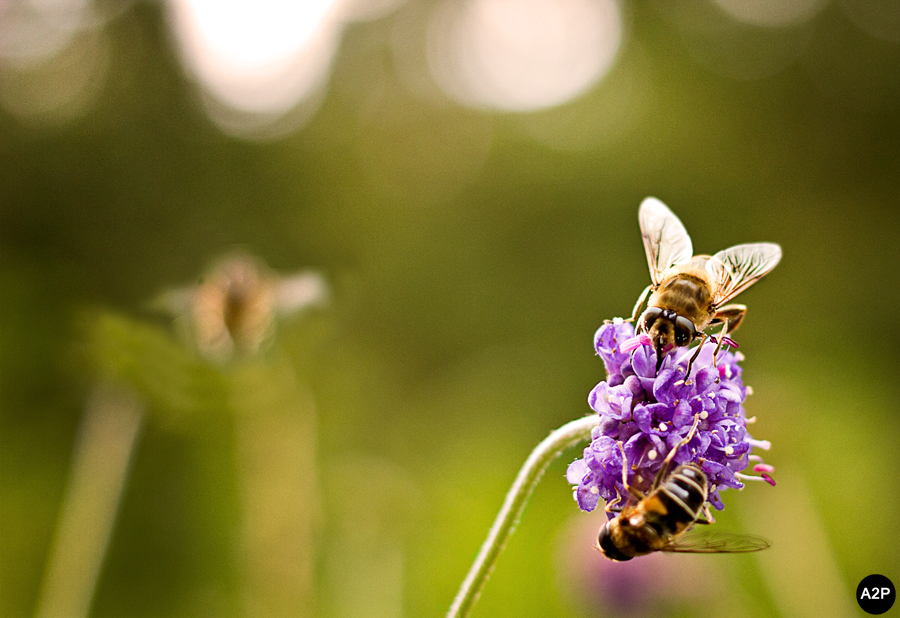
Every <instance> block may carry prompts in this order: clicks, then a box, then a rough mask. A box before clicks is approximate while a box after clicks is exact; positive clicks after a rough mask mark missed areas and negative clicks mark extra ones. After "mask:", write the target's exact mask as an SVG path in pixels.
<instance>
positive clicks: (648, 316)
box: [631, 197, 781, 375]
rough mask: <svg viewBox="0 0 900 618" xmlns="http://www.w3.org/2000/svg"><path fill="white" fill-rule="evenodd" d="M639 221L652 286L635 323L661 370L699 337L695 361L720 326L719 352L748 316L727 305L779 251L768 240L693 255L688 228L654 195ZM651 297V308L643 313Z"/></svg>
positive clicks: (643, 207)
mask: <svg viewBox="0 0 900 618" xmlns="http://www.w3.org/2000/svg"><path fill="white" fill-rule="evenodd" d="M638 220H639V221H640V225H641V237H642V238H643V241H644V250H645V251H646V253H647V262H648V263H649V265H650V279H651V281H652V283H651V284H650V285H649V286H647V288H646V289H644V291H643V292H642V293H641V296H640V298H638V301H637V304H635V306H634V311H633V312H632V318H631V319H632V320H636V321H637V331H638V332H639V333H647V334H648V335H649V338H650V343H651V345H652V346H653V349H654V351H655V352H656V355H657V360H656V369H657V372H659V369H660V367H661V366H662V359H663V358H664V357H665V355H666V353H667V352H668V351H669V350H671V349H672V348H673V347H681V346H686V345H688V344H690V343H691V342H692V341H694V339H696V338H697V337H698V336H699V337H701V342H700V346H698V349H697V352H696V353H695V354H694V356H693V358H692V359H691V363H693V360H694V359H695V358H696V357H697V355H698V354H699V353H700V347H702V345H703V343H704V342H705V341H706V338H707V337H708V335H706V334H705V333H703V331H704V330H706V329H707V328H708V327H709V326H711V325H717V324H722V331H721V333H720V334H719V335H718V341H717V345H716V352H718V351H719V347H720V346H721V345H722V343H723V342H725V341H726V338H727V335H728V334H729V333H732V332H734V331H735V330H737V328H738V326H740V324H741V321H742V320H743V319H744V315H745V314H746V312H747V307H746V306H744V305H738V304H731V305H726V304H725V303H727V302H728V301H730V300H731V299H733V298H734V297H735V296H737V295H738V294H740V293H741V292H743V291H744V290H746V289H747V288H748V287H750V286H751V285H753V284H754V283H756V282H757V281H759V280H760V279H761V278H762V277H763V276H765V275H766V274H767V273H768V272H769V271H771V270H772V269H773V268H775V266H776V265H777V264H778V262H779V260H781V247H779V246H778V245H776V244H773V243H767V242H763V243H751V244H745V245H737V246H735V247H731V248H730V249H725V250H724V251H719V252H718V253H716V254H715V255H713V256H709V255H694V254H693V247H692V245H691V237H690V236H688V233H687V230H686V229H685V228H684V225H683V224H682V223H681V221H680V220H679V219H678V217H676V216H675V214H674V213H673V212H672V211H671V210H669V208H668V207H667V206H666V205H665V204H663V203H662V202H660V201H659V200H657V199H656V198H652V197H648V198H647V199H645V200H644V201H643V202H642V203H641V207H640V209H639V211H638ZM648 294H650V299H649V300H648V301H647V309H646V310H645V311H644V313H643V314H641V313H640V311H641V307H642V306H643V304H644V300H645V299H647V295H648ZM638 316H640V317H638ZM689 373H690V364H689V365H688V374H689ZM688 374H686V375H688Z"/></svg>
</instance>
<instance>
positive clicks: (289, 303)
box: [275, 270, 328, 315]
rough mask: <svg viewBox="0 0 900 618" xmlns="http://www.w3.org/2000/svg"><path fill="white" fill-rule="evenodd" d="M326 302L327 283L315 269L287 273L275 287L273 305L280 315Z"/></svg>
mask: <svg viewBox="0 0 900 618" xmlns="http://www.w3.org/2000/svg"><path fill="white" fill-rule="evenodd" d="M327 302H328V284H327V283H326V282H325V279H324V278H323V277H322V275H320V274H319V273H318V272H316V271H312V270H309V271H304V272H301V273H297V274H295V275H287V276H285V277H282V278H281V279H279V280H278V283H277V285H276V287H275V307H276V308H277V310H278V312H279V313H280V314H282V315H290V314H293V313H296V312H298V311H300V310H301V309H305V308H307V307H312V306H321V305H324V304H326V303H327Z"/></svg>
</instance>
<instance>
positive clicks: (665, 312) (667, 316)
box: [640, 307, 697, 373]
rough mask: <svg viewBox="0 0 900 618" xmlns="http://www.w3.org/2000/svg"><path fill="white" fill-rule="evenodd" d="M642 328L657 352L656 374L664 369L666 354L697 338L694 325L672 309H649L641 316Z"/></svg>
mask: <svg viewBox="0 0 900 618" xmlns="http://www.w3.org/2000/svg"><path fill="white" fill-rule="evenodd" d="M640 327H641V329H642V330H644V331H645V332H646V333H647V334H648V335H649V336H650V341H651V343H652V345H653V349H654V350H655V351H656V372H657V373H659V370H660V368H661V367H662V361H663V358H665V356H666V353H667V352H668V351H669V350H671V349H672V348H674V347H679V348H680V347H681V346H686V345H688V344H689V343H691V342H692V341H693V340H694V338H695V337H696V336H697V328H696V327H695V326H694V323H693V322H691V321H690V320H689V319H687V318H686V317H684V316H681V315H678V314H677V313H675V312H674V311H672V310H671V309H663V308H661V307H649V308H647V310H646V311H645V312H644V314H643V315H642V316H641V322H640Z"/></svg>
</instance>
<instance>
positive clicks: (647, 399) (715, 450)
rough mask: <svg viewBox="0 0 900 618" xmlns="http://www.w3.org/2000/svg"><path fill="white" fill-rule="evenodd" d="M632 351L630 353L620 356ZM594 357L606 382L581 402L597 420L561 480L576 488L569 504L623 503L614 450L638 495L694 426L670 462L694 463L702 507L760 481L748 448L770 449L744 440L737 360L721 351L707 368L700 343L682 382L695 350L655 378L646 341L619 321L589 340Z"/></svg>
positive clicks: (683, 352)
mask: <svg viewBox="0 0 900 618" xmlns="http://www.w3.org/2000/svg"><path fill="white" fill-rule="evenodd" d="M626 342H627V345H626V346H625V348H626V349H629V348H630V349H634V353H633V354H631V353H629V352H627V351H626V352H623V351H622V346H623V344H626ZM594 345H595V347H596V348H597V353H598V354H599V355H600V358H602V359H603V363H604V365H605V366H606V373H607V378H606V380H605V381H604V382H601V383H600V384H598V385H597V386H596V387H594V389H593V390H592V391H591V393H590V395H589V396H588V404H589V405H590V406H591V408H593V409H594V411H596V412H597V414H599V415H600V423H599V425H598V426H597V427H596V428H594V430H593V432H592V433H591V443H590V445H588V447H587V448H585V449H584V457H583V458H582V459H578V460H576V461H574V462H573V463H572V464H571V465H570V466H569V469H568V471H567V473H566V478H567V479H568V481H569V482H570V483H571V484H572V485H575V486H576V487H575V499H576V500H577V502H578V505H579V506H580V507H581V508H582V509H583V510H585V511H593V510H594V509H595V508H597V505H598V504H599V502H600V500H603V501H604V502H606V503H609V502H613V501H616V500H619V499H622V500H626V499H627V498H628V495H629V494H628V491H627V490H626V489H625V487H624V486H623V485H622V450H620V448H619V446H618V443H621V444H622V446H623V450H624V452H625V457H626V459H627V462H628V470H629V471H630V472H629V474H630V476H629V479H628V483H629V484H630V485H631V486H632V487H634V488H636V489H638V490H640V491H643V492H647V491H649V490H650V489H651V485H652V483H653V479H654V478H655V476H656V473H657V472H658V471H659V468H660V466H661V465H662V462H663V460H664V459H665V457H666V455H668V453H669V451H670V450H671V449H672V447H673V446H675V445H676V444H678V443H679V442H680V441H681V440H682V439H683V438H684V437H685V436H686V435H687V434H688V433H689V432H690V430H691V427H692V425H693V424H694V421H695V419H697V420H698V426H697V432H696V434H695V435H694V437H693V438H692V439H691V441H690V442H688V443H687V444H686V445H685V446H683V447H681V448H680V449H679V450H678V452H676V453H675V456H674V460H673V461H674V464H675V465H679V464H683V463H687V462H689V461H693V462H697V463H698V464H700V466H701V468H702V469H703V471H704V472H705V473H706V476H707V479H708V480H709V502H710V503H711V504H712V505H713V506H714V507H716V509H718V510H722V509H723V508H724V504H723V503H722V500H721V498H720V497H719V491H720V489H723V488H725V487H734V488H735V489H741V488H743V486H744V484H743V482H742V481H745V480H765V481H768V482H769V483H771V484H773V485H774V481H773V480H772V479H771V477H770V476H769V474H768V473H770V472H772V467H771V466H768V465H766V464H763V463H762V459H761V458H760V457H759V456H757V455H752V454H751V452H752V450H753V448H754V447H756V448H760V449H764V450H768V448H769V443H768V442H765V441H758V440H754V439H753V438H751V437H750V434H749V433H747V418H746V417H745V416H744V408H743V405H742V404H743V402H744V399H745V398H746V396H747V388H746V387H745V386H744V384H743V382H742V381H741V371H742V370H741V367H740V366H739V365H738V362H739V361H741V360H743V355H741V354H740V353H737V354H732V353H731V352H730V351H727V348H726V349H723V350H721V351H720V352H719V354H718V359H717V362H716V366H715V367H714V366H713V351H714V350H715V347H716V346H715V345H713V344H711V343H707V344H706V345H704V346H703V349H702V350H701V352H700V354H699V356H698V357H697V359H696V360H695V361H694V363H693V365H692V367H691V375H690V376H689V379H687V380H685V371H687V366H688V362H689V360H690V359H691V357H692V356H693V355H694V353H695V352H696V347H694V348H676V349H674V350H672V351H670V352H669V353H668V354H667V356H666V358H665V359H664V361H663V364H662V367H661V369H660V371H659V374H657V373H656V356H655V353H654V352H653V348H652V347H651V346H650V345H648V344H647V343H646V342H643V341H641V342H638V341H637V340H636V339H635V337H634V328H633V327H632V325H631V324H630V323H627V322H623V321H621V320H615V321H614V322H611V323H607V324H604V325H603V326H602V327H601V328H600V329H599V330H598V331H597V334H596V335H595V337H594ZM751 461H754V462H759V463H757V465H755V466H754V471H755V472H758V473H760V476H749V475H745V474H743V473H742V471H743V470H745V469H746V468H747V467H748V466H749V465H750V462H751Z"/></svg>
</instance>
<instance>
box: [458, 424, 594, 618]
mask: <svg viewBox="0 0 900 618" xmlns="http://www.w3.org/2000/svg"><path fill="white" fill-rule="evenodd" d="M598 422H599V417H598V416H597V415H596V414H595V415H591V416H586V417H584V418H580V419H578V420H575V421H572V422H570V423H566V424H565V425H563V426H562V427H560V428H559V429H557V430H555V431H553V432H552V433H551V434H550V435H549V436H547V437H546V438H545V439H544V440H543V442H541V443H540V444H538V445H537V448H535V449H534V450H533V451H532V452H531V455H529V456H528V459H527V460H525V464H524V465H523V466H522V469H521V470H519V475H518V476H517V477H516V480H515V482H514V483H513V485H512V487H511V488H510V490H509V492H508V493H507V494H506V500H505V501H504V502H503V507H502V508H501V509H500V512H499V513H498V514H497V519H495V520H494V525H493V526H491V530H490V532H488V536H487V539H486V540H485V541H484V544H483V545H482V546H481V550H480V551H479V552H478V557H477V558H475V562H474V564H472V568H471V569H469V573H468V575H466V579H465V580H464V581H463V583H462V586H460V589H459V592H458V593H457V594H456V598H455V599H454V600H453V605H452V606H451V607H450V611H449V612H447V618H465V616H468V615H469V612H470V611H472V606H473V605H475V601H477V600H478V595H479V594H481V589H482V588H484V583H485V582H486V581H487V579H488V577H490V575H491V571H493V569H494V564H495V563H496V562H497V558H498V557H499V556H500V552H502V551H503V548H504V547H505V546H506V541H507V540H508V539H509V537H510V535H511V534H512V533H513V530H515V528H516V525H517V524H518V523H519V517H520V516H521V515H522V510H523V509H524V508H525V504H526V503H527V502H528V498H530V497H531V494H532V492H534V488H535V487H536V486H537V484H538V481H540V480H541V477H542V476H543V475H544V471H545V470H546V469H547V466H549V465H550V462H552V461H553V460H554V459H556V458H557V457H559V456H560V455H561V454H562V452H563V451H564V450H566V449H567V448H569V447H571V446H575V445H576V444H578V443H579V442H582V441H583V440H588V439H589V438H590V436H591V429H593V428H594V427H596V426H597V423H598Z"/></svg>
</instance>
